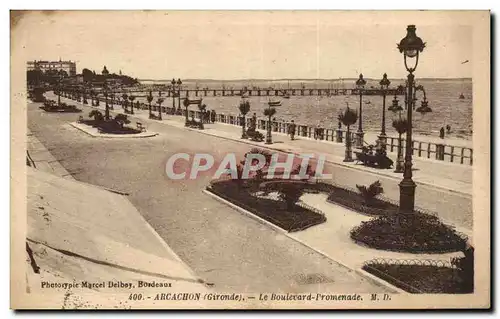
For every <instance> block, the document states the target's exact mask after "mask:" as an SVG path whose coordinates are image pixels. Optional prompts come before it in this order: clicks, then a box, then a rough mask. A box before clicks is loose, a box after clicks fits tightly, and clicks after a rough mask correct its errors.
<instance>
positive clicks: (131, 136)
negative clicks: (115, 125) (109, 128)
mask: <svg viewBox="0 0 500 319" xmlns="http://www.w3.org/2000/svg"><path fill="white" fill-rule="evenodd" d="M69 125H71V126H72V127H74V128H76V129H78V130H80V131H82V132H84V133H86V134H88V135H90V136H92V137H94V138H114V139H128V138H148V137H154V136H157V135H159V134H158V133H151V134H150V135H135V134H120V135H116V136H113V135H109V136H107V135H104V134H100V135H96V134H93V133H91V132H89V131H87V130H84V129H83V128H81V127H79V126H78V125H76V124H75V123H74V122H71V123H69ZM139 134H141V133H139ZM127 135H130V136H127Z"/></svg>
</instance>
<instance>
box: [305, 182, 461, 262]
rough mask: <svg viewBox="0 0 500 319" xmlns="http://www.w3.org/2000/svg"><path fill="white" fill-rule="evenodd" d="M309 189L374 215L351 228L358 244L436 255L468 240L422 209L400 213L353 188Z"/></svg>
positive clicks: (458, 248)
mask: <svg viewBox="0 0 500 319" xmlns="http://www.w3.org/2000/svg"><path fill="white" fill-rule="evenodd" d="M310 188H311V190H312V191H319V192H326V193H328V194H329V195H328V198H327V201H328V202H330V203H333V204H337V205H341V206H344V207H346V208H348V209H351V210H353V211H355V212H358V213H361V214H364V215H368V216H376V218H374V219H372V220H369V221H366V222H363V223H361V225H359V226H357V227H355V228H354V229H352V230H351V238H352V239H353V240H354V241H355V242H356V243H358V244H360V245H364V246H367V247H369V248H375V249H381V250H389V251H397V252H410V253H435V254H438V253H445V252H455V251H461V250H462V249H463V248H464V247H465V244H466V242H467V237H466V236H463V235H460V234H458V233H457V232H456V231H455V230H454V229H453V228H452V227H450V226H448V225H445V224H443V223H442V222H441V221H440V220H439V218H438V217H436V216H433V215H431V214H428V213H424V212H423V211H421V210H418V209H415V212H414V213H413V214H410V215H400V214H399V206H398V205H397V204H395V203H392V202H390V201H388V200H386V199H382V198H373V199H372V200H371V201H370V205H369V206H368V205H367V204H366V202H365V199H364V198H363V196H362V195H361V194H360V193H358V192H356V191H355V190H351V189H348V188H344V187H340V186H337V185H332V184H326V183H317V184H315V185H311V186H310Z"/></svg>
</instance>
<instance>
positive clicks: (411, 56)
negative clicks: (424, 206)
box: [398, 25, 425, 214]
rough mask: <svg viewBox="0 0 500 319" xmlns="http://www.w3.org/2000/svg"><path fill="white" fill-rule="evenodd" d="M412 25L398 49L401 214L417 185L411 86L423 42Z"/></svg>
mask: <svg viewBox="0 0 500 319" xmlns="http://www.w3.org/2000/svg"><path fill="white" fill-rule="evenodd" d="M416 30H417V29H416V28H415V26H414V25H409V26H408V27H407V29H406V31H407V33H406V36H405V37H404V38H403V39H402V40H401V41H400V42H399V44H398V49H399V52H400V53H403V55H404V63H405V68H406V70H407V71H408V87H407V89H408V107H407V111H408V114H407V121H408V127H407V130H406V147H405V164H404V173H403V180H402V181H401V183H400V184H399V211H400V212H401V213H403V214H411V213H413V211H414V208H415V188H416V187H417V185H416V184H415V182H414V181H413V179H412V174H413V173H412V152H413V147H412V144H413V143H412V136H411V135H412V110H413V104H414V100H413V86H414V80H415V76H414V75H413V72H414V71H415V70H416V68H417V65H418V59H419V55H420V52H422V51H423V50H424V48H425V43H424V42H423V41H422V39H420V38H419V37H418V36H417V35H416Z"/></svg>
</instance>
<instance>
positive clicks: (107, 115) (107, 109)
mask: <svg viewBox="0 0 500 319" xmlns="http://www.w3.org/2000/svg"><path fill="white" fill-rule="evenodd" d="M104 105H105V111H104V118H105V119H106V121H109V105H108V86H107V84H106V82H104Z"/></svg>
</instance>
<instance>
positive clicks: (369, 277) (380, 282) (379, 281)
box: [203, 188, 409, 294]
mask: <svg viewBox="0 0 500 319" xmlns="http://www.w3.org/2000/svg"><path fill="white" fill-rule="evenodd" d="M203 193H205V194H207V195H208V196H211V197H213V198H214V199H216V200H218V201H219V202H222V203H224V204H226V205H227V206H229V207H231V208H233V209H235V210H237V211H238V212H240V213H242V214H243V215H245V216H248V217H250V218H252V219H254V220H256V221H258V222H259V223H261V224H263V225H265V226H268V227H270V228H272V229H273V230H274V231H276V232H278V233H281V234H283V235H285V236H286V237H288V238H290V239H292V240H294V241H296V242H298V243H299V244H301V245H303V246H304V247H307V248H309V249H311V250H313V251H315V252H317V253H318V254H320V255H322V256H323V257H325V258H327V259H330V260H332V261H334V262H336V263H337V264H339V265H341V266H342V267H344V268H347V269H350V270H352V271H354V272H356V273H357V274H358V275H360V276H362V277H364V278H365V279H367V280H369V281H375V283H377V284H378V285H381V286H383V287H386V288H388V289H390V290H392V292H393V293H402V294H409V292H406V291H404V290H402V289H401V288H398V287H396V286H393V285H392V284H390V283H388V282H386V281H384V280H382V279H380V278H378V277H376V276H374V275H372V274H370V273H368V272H366V271H364V270H363V269H358V268H354V267H351V266H348V265H346V264H345V263H343V262H341V261H339V260H337V259H335V258H332V257H331V256H329V255H328V254H326V253H324V252H322V251H321V250H319V249H316V248H314V247H312V246H310V245H309V244H307V243H305V242H303V241H302V240H300V239H298V238H296V237H294V236H292V235H290V233H289V232H287V231H286V230H284V229H283V228H280V227H278V226H276V225H274V224H273V223H271V222H268V221H267V220H265V219H263V218H261V217H259V216H257V215H255V214H253V213H251V212H249V211H247V210H246V209H243V208H241V207H240V206H238V205H235V204H233V203H231V202H229V201H227V200H225V199H224V198H222V197H220V196H218V195H216V194H214V193H212V192H211V191H210V190H209V189H208V188H207V189H204V190H203Z"/></svg>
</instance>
